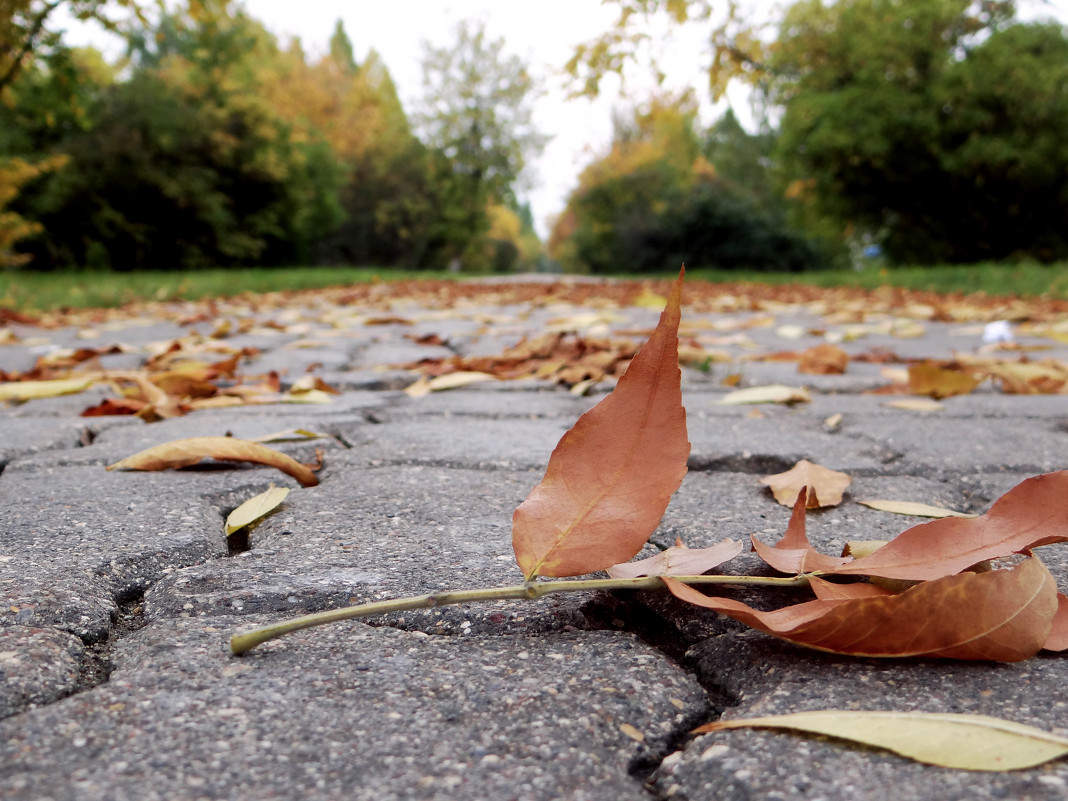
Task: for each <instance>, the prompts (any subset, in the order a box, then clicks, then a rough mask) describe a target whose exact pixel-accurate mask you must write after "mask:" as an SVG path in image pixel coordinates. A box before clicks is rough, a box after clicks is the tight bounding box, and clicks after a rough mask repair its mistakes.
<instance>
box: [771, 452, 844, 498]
mask: <svg viewBox="0 0 1068 801" xmlns="http://www.w3.org/2000/svg"><path fill="white" fill-rule="evenodd" d="M760 483H761V484H766V485H767V486H768V487H770V488H771V494H772V495H774V496H775V500H777V501H778V502H779V503H781V504H782V505H783V506H793V505H794V501H795V500H796V499H797V495H798V493H799V492H801V490H802V489H804V488H805V487H808V488H809V491H808V508H809V509H816V508H818V507H820V506H837V505H838V504H840V503H841V502H842V493H843V492H845V490H846V487H848V486H849V485H850V484H852V483H853V479H851V478H850V477H849V476H847V475H846V474H845V473H840V472H838V471H837V470H830V469H828V468H826V467H820V466H819V465H818V464H813V463H812V462H810V461H808V460H807V459H802V460H801V461H800V462H798V463H797V464H795V465H794V466H793V467H792V468H790V469H789V470H787V471H786V472H785V473H776V474H775V475H773V476H764V477H763V478H762V479H760Z"/></svg>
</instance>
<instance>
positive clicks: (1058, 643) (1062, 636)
mask: <svg viewBox="0 0 1068 801" xmlns="http://www.w3.org/2000/svg"><path fill="white" fill-rule="evenodd" d="M1042 648H1043V649H1044V650H1046V651H1064V650H1068V595H1065V594H1064V593H1063V592H1059V593H1057V613H1056V614H1055V615H1054V616H1053V629H1052V630H1051V631H1050V633H1049V637H1047V638H1046V644H1045V645H1043V646H1042Z"/></svg>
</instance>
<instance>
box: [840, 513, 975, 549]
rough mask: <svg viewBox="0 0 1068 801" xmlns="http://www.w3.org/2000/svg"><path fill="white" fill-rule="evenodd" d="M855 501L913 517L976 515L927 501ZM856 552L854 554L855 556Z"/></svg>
mask: <svg viewBox="0 0 1068 801" xmlns="http://www.w3.org/2000/svg"><path fill="white" fill-rule="evenodd" d="M857 503H859V504H861V505H863V506H867V507H870V508H872V509H877V510H878V511H880V512H893V513H894V514H896V515H912V516H914V517H978V515H973V514H969V513H967V512H957V511H954V510H953V509H943V508H942V507H941V506H932V505H931V504H929V503H918V502H916V501H882V500H871V501H857ZM855 555H856V554H854V556H855Z"/></svg>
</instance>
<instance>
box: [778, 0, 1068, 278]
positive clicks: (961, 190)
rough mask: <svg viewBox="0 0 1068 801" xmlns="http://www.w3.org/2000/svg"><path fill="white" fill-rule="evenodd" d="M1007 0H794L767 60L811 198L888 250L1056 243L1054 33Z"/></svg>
mask: <svg viewBox="0 0 1068 801" xmlns="http://www.w3.org/2000/svg"><path fill="white" fill-rule="evenodd" d="M1011 23H1012V5H1011V4H1010V3H1007V2H987V3H982V4H976V3H971V2H969V1H968V0H937V2H935V1H934V0H840V2H838V3H836V4H835V5H832V6H824V5H823V4H822V3H819V2H815V0H804V1H803V2H800V3H797V4H796V5H794V6H793V7H792V8H791V9H790V10H789V11H788V12H787V14H786V16H785V18H784V20H783V24H782V28H781V34H780V37H779V41H778V47H777V50H776V52H775V55H774V58H773V59H772V66H773V67H774V70H775V72H776V76H777V77H776V79H775V81H774V83H773V85H772V86H773V96H774V97H775V99H776V100H777V101H778V102H779V103H781V104H782V106H783V107H784V108H785V114H784V116H783V119H782V130H781V137H780V140H779V145H778V148H777V156H778V157H779V158H780V159H781V160H782V162H783V165H784V168H785V169H786V170H787V172H788V173H790V174H791V175H792V176H793V178H794V179H795V182H796V183H795V187H796V191H797V193H798V194H800V195H801V196H802V197H803V198H804V199H805V201H806V202H807V203H808V204H809V206H810V212H811V213H813V214H815V215H816V216H819V217H824V218H827V219H830V220H833V221H835V222H836V223H837V225H838V226H840V228H841V229H842V230H844V231H847V232H848V231H853V232H855V233H863V232H867V233H868V234H869V235H875V236H877V237H879V238H880V239H882V242H883V246H884V250H885V251H886V253H887V254H888V256H890V257H891V258H892V259H894V260H897V261H906V262H928V263H929V262H935V261H951V262H970V261H977V260H981V259H998V258H1004V257H1007V256H1010V255H1015V254H1022V253H1027V254H1030V255H1032V256H1035V257H1038V258H1043V259H1052V258H1063V257H1065V256H1068V234H1065V233H1064V232H1065V231H1068V179H1066V178H1065V176H1066V175H1068V150H1066V149H1065V148H1064V147H1063V142H1064V141H1065V139H1066V138H1068V38H1066V36H1065V31H1064V30H1063V29H1061V28H1059V27H1057V26H1052V25H1018V24H1017V25H1013V24H1011Z"/></svg>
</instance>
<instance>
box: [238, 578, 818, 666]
mask: <svg viewBox="0 0 1068 801" xmlns="http://www.w3.org/2000/svg"><path fill="white" fill-rule="evenodd" d="M671 578H673V579H675V580H676V581H680V582H682V583H683V584H735V585H738V584H744V585H749V586H753V585H758V586H771V587H807V586H808V575H807V574H805V575H800V576H789V577H779V576H672V577H671ZM660 589H664V582H662V581H661V580H660V579H659V577H657V576H648V577H646V576H643V577H640V578H621V579H614V578H608V579H578V580H575V581H537V582H527V583H526V584H516V585H513V586H511V587H483V588H481V589H477V590H455V591H452V592H434V593H430V594H429V595H415V596H412V597H410V598H394V599H393V600H389V601H374V602H372V603H367V604H358V605H356V606H346V607H343V608H341V609H330V610H328V611H326V612H316V613H315V614H312V615H304V616H302V617H296V618H293V619H292V620H286V621H283V622H281V623H272V624H271V625H269V626H263V627H261V628H258V629H252V630H251V631H246V632H242V633H241V634H235V635H234V636H233V637H231V638H230V650H231V651H233V652H234V653H235V654H243V653H245V651H249V650H251V649H253V648H255V647H256V646H257V645H259V644H260V643H264V642H267V641H268V640H273V639H275V638H276V637H281V636H282V635H283V634H289V633H290V632H293V631H300V630H301V629H308V628H311V627H313V626H323V625H325V624H327V623H334V622H336V621H338V620H352V619H354V618H361V617H371V616H373V615H383V614H386V613H387V612H405V611H407V610H409V609H428V608H430V607H433V606H449V605H450V604H464V603H472V602H475V601H503V600H508V599H517V600H531V601H532V600H535V599H537V598H541V597H542V596H543V595H552V594H554V593H560V592H582V591H589V590H660Z"/></svg>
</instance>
